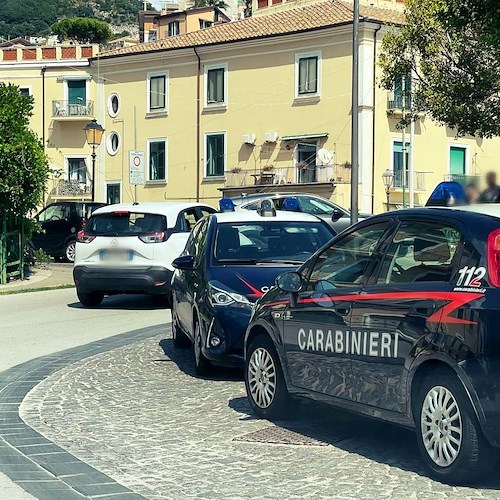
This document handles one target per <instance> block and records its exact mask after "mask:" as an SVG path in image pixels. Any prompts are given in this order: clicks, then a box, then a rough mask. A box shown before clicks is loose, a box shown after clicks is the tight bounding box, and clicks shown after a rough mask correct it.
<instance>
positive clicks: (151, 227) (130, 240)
mask: <svg viewBox="0 0 500 500" xmlns="http://www.w3.org/2000/svg"><path fill="white" fill-rule="evenodd" d="M214 212H215V209H214V208H212V207H210V206H208V205H204V204H202V203H178V202H163V203H134V204H118V205H108V206H106V207H103V208H100V209H98V210H96V211H95V212H94V213H93V215H92V217H91V218H90V219H89V221H88V222H87V224H86V225H85V229H84V230H83V231H81V232H80V233H79V234H78V239H77V244H76V254H75V267H74V269H73V277H74V280H75V285H76V292H77V294H78V298H79V300H80V302H81V303H82V304H83V305H84V306H88V307H95V306H98V305H99V304H100V303H101V302H102V300H103V297H104V295H111V294H118V293H143V294H150V295H155V296H157V297H159V298H160V299H161V300H163V301H164V302H165V303H168V302H169V297H170V282H171V278H172V273H173V267H172V261H173V260H174V259H175V258H176V257H177V256H178V255H179V254H180V253H181V252H182V250H183V248H184V246H185V245H186V241H187V239H188V236H189V232H190V231H191V228H192V227H193V226H194V225H195V224H196V222H197V221H198V220H200V219H201V218H203V217H204V216H206V215H210V214H212V213H214Z"/></svg>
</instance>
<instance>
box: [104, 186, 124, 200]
mask: <svg viewBox="0 0 500 500" xmlns="http://www.w3.org/2000/svg"><path fill="white" fill-rule="evenodd" d="M111 184H118V185H119V186H120V203H123V184H122V181H121V180H116V181H105V190H104V193H105V195H106V202H107V201H108V186H109V185H111Z"/></svg>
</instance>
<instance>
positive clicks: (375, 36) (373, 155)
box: [372, 24, 382, 213]
mask: <svg viewBox="0 0 500 500" xmlns="http://www.w3.org/2000/svg"><path fill="white" fill-rule="evenodd" d="M381 29H382V25H381V24H379V25H378V28H377V29H376V30H375V31H374V32H373V111H372V120H373V125H372V213H373V212H374V210H375V136H376V133H375V125H376V123H375V108H376V104H377V99H376V98H375V91H376V88H377V75H376V72H377V35H378V32H379V31H380V30H381Z"/></svg>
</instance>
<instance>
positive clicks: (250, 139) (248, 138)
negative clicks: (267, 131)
mask: <svg viewBox="0 0 500 500" xmlns="http://www.w3.org/2000/svg"><path fill="white" fill-rule="evenodd" d="M256 140H257V136H256V135H255V134H245V135H244V136H243V144H251V145H252V146H253V145H254V144H255V141H256Z"/></svg>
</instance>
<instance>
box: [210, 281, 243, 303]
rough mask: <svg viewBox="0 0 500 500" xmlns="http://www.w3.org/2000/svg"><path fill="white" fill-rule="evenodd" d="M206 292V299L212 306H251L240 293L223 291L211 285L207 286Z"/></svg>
mask: <svg viewBox="0 0 500 500" xmlns="http://www.w3.org/2000/svg"><path fill="white" fill-rule="evenodd" d="M208 290H209V295H208V298H209V300H210V303H211V304H212V305H213V306H239V307H247V306H251V305H252V303H251V302H250V301H249V300H248V299H247V298H246V297H245V296H244V295H241V294H240V293H236V292H233V291H229V290H223V289H222V288H219V287H216V286H214V285H212V284H209V287H208Z"/></svg>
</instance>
